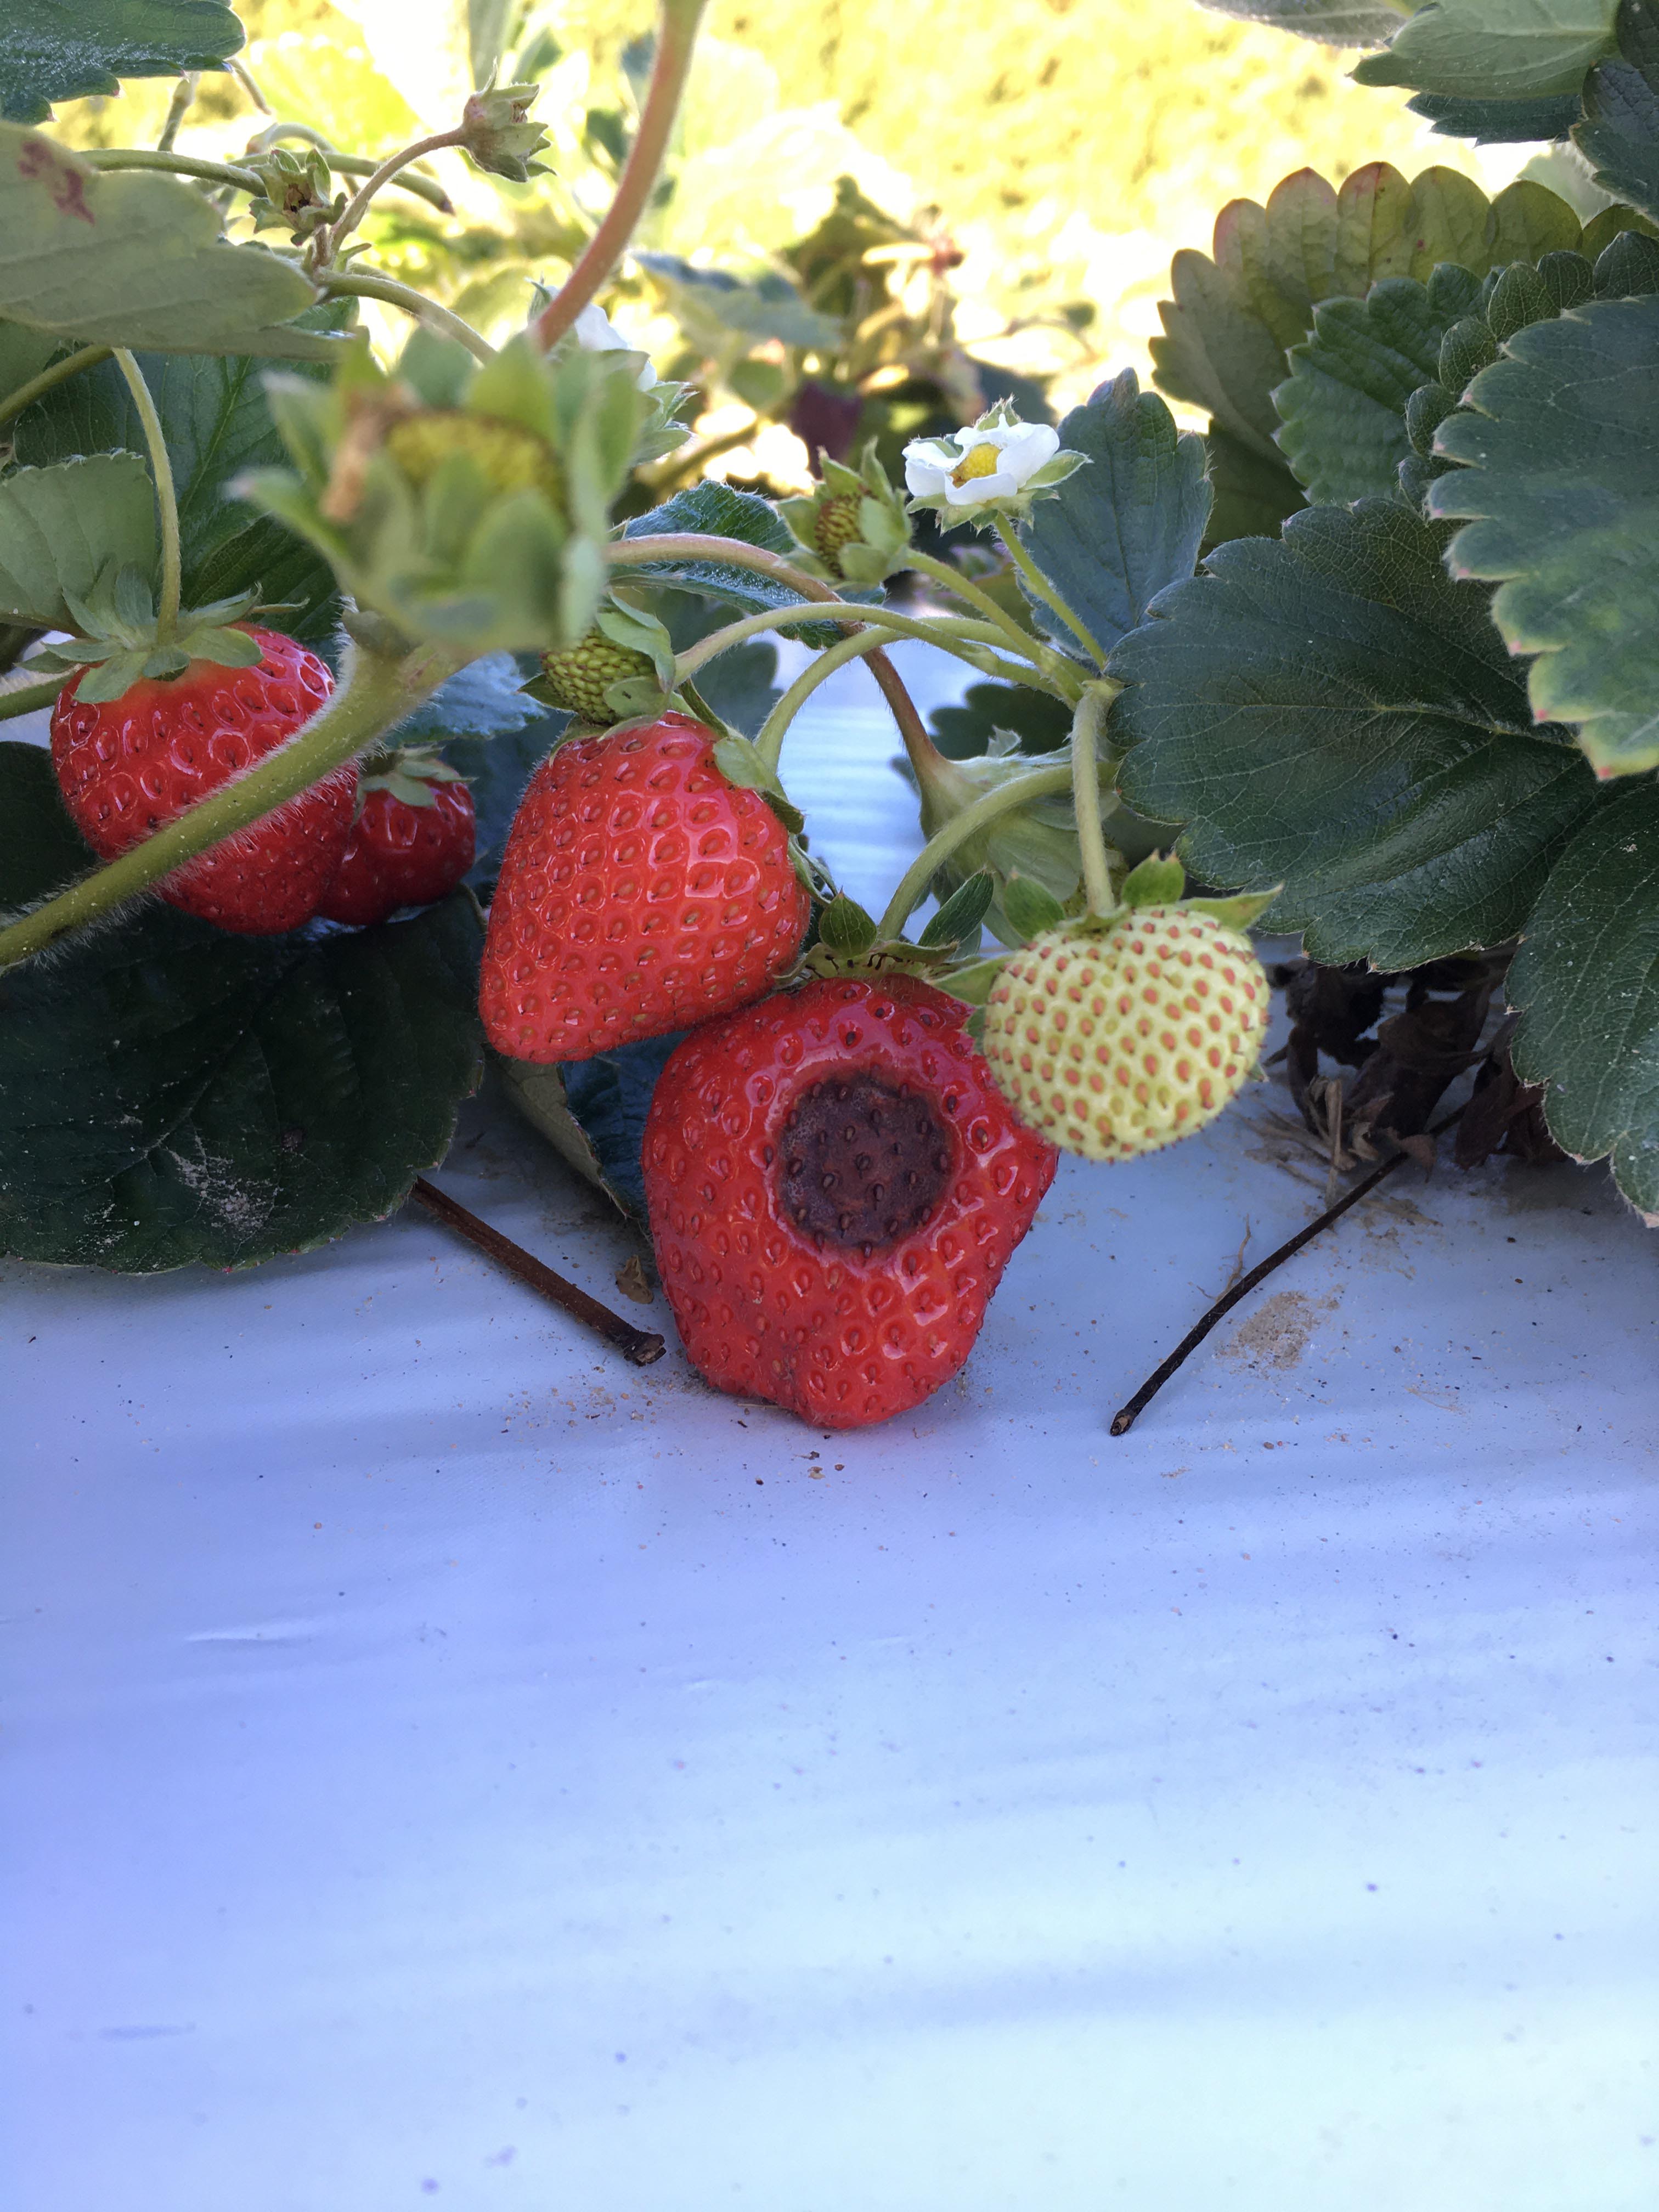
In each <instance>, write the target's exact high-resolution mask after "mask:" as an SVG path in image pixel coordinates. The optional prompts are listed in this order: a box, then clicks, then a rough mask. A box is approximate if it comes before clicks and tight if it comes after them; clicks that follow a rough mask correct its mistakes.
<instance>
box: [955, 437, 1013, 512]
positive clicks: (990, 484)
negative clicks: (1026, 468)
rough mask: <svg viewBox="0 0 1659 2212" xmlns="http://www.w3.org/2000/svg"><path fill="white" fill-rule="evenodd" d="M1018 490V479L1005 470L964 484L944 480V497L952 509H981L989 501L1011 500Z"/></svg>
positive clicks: (970, 479)
mask: <svg viewBox="0 0 1659 2212" xmlns="http://www.w3.org/2000/svg"><path fill="white" fill-rule="evenodd" d="M983 442H984V441H983V440H981V444H982V443H983ZM1018 489H1019V478H1018V477H1016V476H1015V475H1013V474H1012V471H1010V470H1008V469H1006V468H1000V469H998V470H997V471H996V472H995V474H994V475H993V476H988V477H969V479H968V481H967V483H960V484H958V483H951V479H950V478H949V477H946V478H945V499H946V500H947V501H949V503H950V505H951V506H952V507H983V506H984V505H985V504H986V502H987V501H989V500H994V499H1012V497H1013V496H1014V495H1015V493H1016V492H1018Z"/></svg>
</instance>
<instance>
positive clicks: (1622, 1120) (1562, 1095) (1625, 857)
mask: <svg viewBox="0 0 1659 2212" xmlns="http://www.w3.org/2000/svg"><path fill="white" fill-rule="evenodd" d="M1591 948H1593V957H1591ZM1507 990H1508V995H1509V998H1510V1001H1511V1003H1512V1004H1513V1005H1515V1006H1519V1007H1521V1008H1522V1010H1523V1012H1522V1019H1521V1025H1520V1028H1519V1030H1517V1031H1516V1038H1515V1048H1514V1051H1515V1068H1516V1074H1517V1075H1519V1076H1520V1078H1521V1079H1522V1081H1523V1082H1526V1083H1546V1084H1547V1085H1549V1092H1548V1096H1547V1098H1546V1100H1545V1103H1544V1111H1545V1115H1546V1118H1547V1121H1548V1122H1549V1127H1550V1131H1551V1133H1552V1134H1553V1136H1554V1138H1555V1139H1556V1141H1557V1142H1558V1143H1559V1144H1560V1145H1562V1146H1565V1148H1566V1150H1567V1151H1568V1152H1571V1153H1572V1154H1573V1156H1574V1157H1575V1158H1577V1159H1581V1160H1595V1159H1601V1158H1603V1156H1604V1155H1607V1154H1611V1156H1612V1163H1613V1176H1614V1177H1615V1179H1616V1180H1617V1182H1618V1184H1619V1188H1620V1189H1621V1190H1622V1191H1623V1192H1624V1194H1625V1195H1626V1198H1627V1199H1629V1200H1630V1202H1631V1204H1632V1206H1636V1207H1638V1209H1639V1210H1640V1212H1642V1213H1643V1215H1644V1217H1645V1218H1646V1219H1647V1220H1648V1222H1649V1223H1650V1225H1654V1226H1659V784H1656V783H1654V782H1652V781H1648V782H1645V783H1641V784H1637V785H1633V786H1626V787H1623V788H1622V789H1620V791H1619V792H1618V793H1617V794H1616V795H1611V794H1610V795H1609V796H1608V798H1607V799H1605V800H1604V801H1603V802H1602V804H1601V805H1599V806H1598V807H1597V808H1596V810H1595V813H1594V814H1592V815H1591V817H1589V820H1588V821H1587V822H1586V823H1585V824H1584V826H1583V829H1580V831H1579V832H1578V835H1577V836H1576V837H1575V838H1574V839H1573V841H1572V842H1571V844H1570V845H1569V846H1568V848H1567V849H1566V851H1565V853H1564V854H1562V856H1561V858H1560V860H1558V861H1557V863H1556V865H1555V867H1554V869H1553V872H1552V873H1551V876H1550V879H1549V882H1548V884H1547V886H1546V888H1545V890H1544V895H1543V896H1542V897H1541V899H1540V900H1539V902H1538V904H1537V906H1536V907H1535V908H1534V909H1533V913H1532V917H1531V919H1530V920H1529V921H1528V924H1527V933H1526V938H1525V940H1524V942H1523V943H1522V946H1521V950H1520V951H1518V952H1517V953H1516V957H1515V961H1514V964H1513V965H1512V967H1511V968H1510V974H1509V981H1508V985H1507Z"/></svg>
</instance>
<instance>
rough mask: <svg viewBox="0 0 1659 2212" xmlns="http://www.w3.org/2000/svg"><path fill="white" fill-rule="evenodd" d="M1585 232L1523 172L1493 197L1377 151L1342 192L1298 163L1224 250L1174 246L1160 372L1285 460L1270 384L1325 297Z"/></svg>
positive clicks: (1453, 176) (1232, 221) (1234, 223)
mask: <svg viewBox="0 0 1659 2212" xmlns="http://www.w3.org/2000/svg"><path fill="white" fill-rule="evenodd" d="M1580 235H1581V227H1580V224H1579V222H1578V218H1577V216H1575V215H1574V213H1573V212H1572V210H1571V208H1570V207H1568V205H1567V204H1566V203H1565V201H1564V200H1561V199H1558V198H1557V197H1556V196H1555V194H1554V193H1553V192H1549V191H1545V190H1544V188H1543V186H1542V185H1535V184H1532V183H1530V182H1528V181H1526V180H1524V179H1523V180H1522V181H1521V182H1519V183H1516V184H1513V185H1508V186H1507V187H1506V188H1505V189H1504V191H1501V192H1499V193H1498V196H1497V197H1496V198H1495V199H1492V200H1488V199H1487V198H1486V195H1485V193H1483V192H1482V191H1480V187H1479V185H1475V184H1474V183H1473V182H1472V181H1471V180H1470V179H1468V178H1467V177H1464V176H1462V175H1460V174H1459V173H1457V172H1456V171H1455V170H1450V169H1427V170H1425V171H1424V173H1422V174H1421V175H1420V176H1419V177H1418V178H1417V179H1415V181H1414V182H1413V183H1409V184H1408V183H1407V180H1406V179H1405V178H1404V177H1402V176H1401V174H1400V173H1399V171H1398V170H1396V169H1393V168H1391V167H1389V165H1388V163H1386V162H1383V161H1377V162H1371V163H1370V164H1368V165H1367V166H1366V167H1364V168H1362V169H1358V170H1356V171H1355V172H1354V173H1353V174H1352V176H1351V177H1349V178H1348V179H1346V181H1345V183H1344V184H1343V185H1342V187H1341V189H1340V191H1334V190H1333V189H1332V187H1331V186H1330V185H1328V184H1327V183H1326V181H1325V179H1323V178H1322V177H1319V176H1316V174H1315V173H1314V172H1313V171H1312V170H1311V169H1302V170H1298V171H1297V173H1296V174H1295V175H1293V176H1290V177H1286V178H1285V179H1284V180H1283V182H1282V183H1280V184H1279V185H1278V186H1277V187H1276V188H1275V190H1274V191H1273V193H1272V195H1271V196H1270V197H1269V198H1268V201H1267V205H1266V206H1265V207H1259V206H1257V205H1256V204H1255V202H1254V201H1253V200H1235V201H1233V202H1232V203H1231V205H1230V206H1228V207H1225V208H1224V209H1223V210H1222V211H1221V213H1220V215H1219V216H1218V217H1217V219H1216V226H1215V237H1214V242H1213V254H1214V258H1213V259H1211V258H1207V257H1206V256H1205V255H1203V254H1200V253H1194V252H1181V253H1178V254H1176V258H1175V260H1174V262H1173V264H1171V267H1170V284H1171V289H1172V290H1173V293H1174V295H1175V296H1174V298H1173V299H1172V300H1170V301H1164V302H1162V303H1161V304H1160V307H1159V313H1160V314H1161V315H1162V316H1163V318H1164V332H1165V335H1164V337H1162V338H1154V339H1153V341H1152V359H1153V362H1154V364H1155V368H1154V380H1155V381H1156V382H1157V384H1158V386H1159V388H1160V389H1161V390H1163V391H1164V392H1168V393H1169V394H1170V396H1171V398H1176V399H1185V400H1188V401H1190V402H1191V403H1192V404H1194V406H1199V407H1203V408H1205V409H1206V410H1208V412H1209V413H1210V415H1211V416H1212V417H1213V418H1214V422H1213V425H1212V428H1219V429H1220V430H1221V431H1223V432H1225V434H1226V435H1227V436H1228V437H1229V438H1230V439H1231V440H1233V441H1236V442H1237V444H1238V445H1239V446H1241V447H1243V449H1244V450H1245V451H1247V452H1249V453H1254V454H1255V456H1256V457H1257V458H1258V459H1260V460H1261V461H1265V462H1266V463H1267V464H1268V465H1270V466H1273V467H1275V468H1282V467H1283V460H1282V457H1281V455H1280V453H1279V448H1278V447H1277V446H1276V444H1275V443H1274V438H1275V434H1276V432H1277V430H1278V428H1279V416H1278V413H1277V411H1276V410H1275V409H1274V407H1273V397H1272V395H1273V392H1274V390H1275V389H1276V388H1277V386H1279V385H1280V384H1282V383H1283V382H1284V381H1285V377H1286V375H1287V374H1288V367H1287V363H1286V360H1285V354H1286V349H1288V348H1289V347H1291V346H1292V345H1296V344H1298V343H1300V342H1301V341H1302V340H1303V339H1304V337H1306V336H1307V334H1308V332H1309V331H1310V330H1311V328H1312V327H1313V314H1314V309H1315V307H1316V306H1317V305H1318V303H1319V302H1320V301H1324V300H1333V299H1336V298H1339V297H1348V298H1353V299H1363V298H1364V295H1365V294H1366V293H1367V292H1368V291H1369V290H1370V288H1371V286H1372V285H1373V284H1375V283H1379V282H1380V281H1381V280H1382V279H1383V278H1384V277H1389V276H1410V277H1413V278H1415V279H1416V280H1417V282H1418V283H1427V282H1428V280H1429V277H1430V276H1431V274H1432V272H1433V270H1435V268H1436V267H1437V265H1438V264H1440V263H1441V262H1443V261H1449V262H1455V263H1456V264H1458V265H1459V266H1460V267H1462V268H1464V269H1468V270H1472V271H1473V272H1474V275H1475V276H1485V275H1486V271H1487V270H1489V269H1492V268H1495V267H1498V266H1501V265H1502V264H1504V262H1508V261H1535V260H1536V259H1537V258H1539V256H1540V255H1541V254H1543V253H1547V252H1552V251H1553V250H1555V249H1556V248H1558V247H1564V246H1577V243H1578V240H1579V237H1580ZM1221 521H1222V518H1221V517H1219V516H1218V528H1217V531H1216V535H1217V536H1218V537H1220V536H1221V535H1222V534H1223V531H1222V529H1221V527H1220V524H1221Z"/></svg>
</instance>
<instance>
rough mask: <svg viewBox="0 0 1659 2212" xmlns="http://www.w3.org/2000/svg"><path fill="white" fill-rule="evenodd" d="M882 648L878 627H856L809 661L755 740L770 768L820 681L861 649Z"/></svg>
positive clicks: (875, 649) (861, 650)
mask: <svg viewBox="0 0 1659 2212" xmlns="http://www.w3.org/2000/svg"><path fill="white" fill-rule="evenodd" d="M880 650H881V633H880V631H879V630H868V629H863V630H854V631H853V633H852V634H851V635H850V636H848V637H843V638H838V639H837V640H836V642H835V644H834V645H831V646H828V647H825V649H824V650H823V652H822V653H819V654H818V656H817V659H815V660H809V661H808V662H807V664H806V665H805V668H803V669H802V671H801V672H800V674H799V676H798V677H797V678H795V680H794V682H793V684H791V685H790V686H789V689H788V690H787V691H786V692H785V693H784V695H783V696H782V698H781V699H780V700H779V702H778V703H777V705H776V706H775V707H774V708H773V709H772V711H771V713H770V714H769V715H768V716H767V718H766V720H765V721H764V722H763V723H762V725H761V732H760V735H759V736H758V737H757V738H756V740H755V745H756V749H757V751H758V752H759V753H760V755H761V757H762V758H763V760H764V761H765V763H766V765H767V766H768V768H769V769H772V770H773V771H774V772H775V771H776V769H777V765H778V762H779V760H780V758H781V756H782V752H783V740H784V734H785V732H787V729H788V727H789V725H790V724H791V722H793V720H794V719H795V717H796V715H797V714H799V712H800V710H801V708H803V707H804V706H805V704H806V702H807V701H808V700H809V699H810V698H811V696H812V694H813V693H814V692H815V691H816V690H817V688H818V686H819V684H823V683H827V682H828V681H829V678H830V677H832V676H833V675H834V674H835V672H836V670H837V669H838V668H845V667H846V665H847V664H848V661H849V660H856V659H858V657H859V655H860V653H879V652H880Z"/></svg>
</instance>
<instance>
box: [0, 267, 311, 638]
mask: <svg viewBox="0 0 1659 2212" xmlns="http://www.w3.org/2000/svg"><path fill="white" fill-rule="evenodd" d="M343 304H344V303H340V302H334V303H331V304H330V305H328V306H325V307H320V308H314V309H313V310H311V311H310V312H309V313H307V315H306V316H305V317H304V319H303V326H304V327H306V328H307V329H311V330H314V331H325V330H328V329H331V328H336V327H338V326H339V325H340V323H341V321H342V319H343ZM138 366H139V368H140V370H141V372H142V373H143V379H144V381H145V383H146V384H147V385H148V386H149V392H150V397H151V398H152V399H153V400H154V401H155V410H156V412H157V414H158V415H159V416H161V434H162V436H163V438H164V439H165V440H166V441H167V453H168V457H169V459H171V461H172V464H173V481H174V488H175V490H176V492H177V495H178V501H179V532H180V535H181V537H182V539H183V551H184V587H185V605H187V606H194V607H197V608H198V609H199V608H203V606H204V602H205V601H208V600H221V599H222V600H226V601H229V600H232V599H236V598H237V597H239V596H240V594H241V593H242V592H244V591H246V590H249V589H251V588H252V587H253V586H258V589H259V592H260V596H261V598H262V599H264V600H265V601H266V602H268V603H274V602H279V601H280V602H281V603H282V604H283V606H284V608H285V609H287V610H289V611H287V612H286V613H285V614H284V617H283V620H282V622H281V623H279V625H278V627H280V628H281V629H284V630H286V631H287V632H288V634H289V635H290V636H292V637H297V638H298V639H299V640H300V641H301V643H302V644H305V645H310V646H313V647H314V646H317V645H319V644H322V643H324V642H325V641H327V639H328V638H329V637H330V636H331V635H332V633H333V630H334V628H335V625H336V623H337V620H338V601H337V593H336V590H335V584H334V576H333V572H332V571H331V569H330V568H329V566H328V564H327V562H325V561H323V560H322V559H321V558H320V557H319V555H318V554H317V553H316V552H315V550H313V548H312V547H310V546H308V545H307V544H306V543H305V542H304V541H303V539H301V538H296V537H295V536H294V535H293V534H292V532H289V531H288V530H285V529H283V527H282V526H281V525H280V524H278V523H276V522H274V521H271V520H269V519H268V518H266V517H264V516H255V515H252V514H250V513H249V511H248V509H247V508H246V507H244V506H243V505H241V503H240V501H237V500H235V499H234V498H232V497H231V496H230V487H231V484H232V483H233V482H234V479H235V478H236V477H239V476H240V474H241V473H242V472H243V471H245V470H248V469H256V468H264V467H269V466H270V465H274V464H276V463H279V462H281V461H282V460H283V459H284V458H285V453H284V448H283V442H282V440H281V439H280V438H279V437H278V436H277V434H276V424H275V423H274V422H273V421H272V419H271V415H270V407H269V405H268V404H267V403H266V398H265V392H264V372H265V371H266V370H267V369H268V368H270V367H271V366H272V364H271V363H270V362H268V361H264V362H261V361H255V360H251V359H247V358H246V357H244V356H238V355H230V356H223V357H218V356H204V355H190V354H158V353H143V354H140V355H139V356H138ZM301 373H302V374H303V373H305V372H304V371H303V369H302V370H301ZM14 437H15V450H16V455H17V459H19V460H20V461H25V462H29V463H33V464H34V465H45V464H46V463H48V462H52V461H61V460H65V459H68V458H69V456H70V454H72V453H107V452H109V451H111V450H112V449H114V448H116V447H125V449H126V450H127V451H128V452H131V453H142V452H143V444H144V438H143V425H142V424H141V423H140V422H139V420H138V416H137V410H136V409H135V408H134V406H133V404H132V394H131V391H130V390H129V389H128V386H127V382H126V379H125V377H124V376H123V375H122V374H121V373H120V371H119V370H118V368H116V366H115V364H114V363H113V362H104V363H102V364H101V365H100V366H99V367H98V368H92V369H88V370H83V371H82V374H80V375H79V376H74V377H70V378H69V379H68V380H66V381H65V382H64V383H63V384H60V385H58V386H56V387H55V389H54V390H52V392H48V393H47V394H46V397H45V398H42V399H40V400H38V401H37V402H36V403H35V404H34V405H33V407H31V408H29V409H28V410H27V411H26V412H25V413H24V414H23V415H21V416H20V417H19V418H18V420H17V422H16V424H15V427H14ZM239 612H240V610H239Z"/></svg>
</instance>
